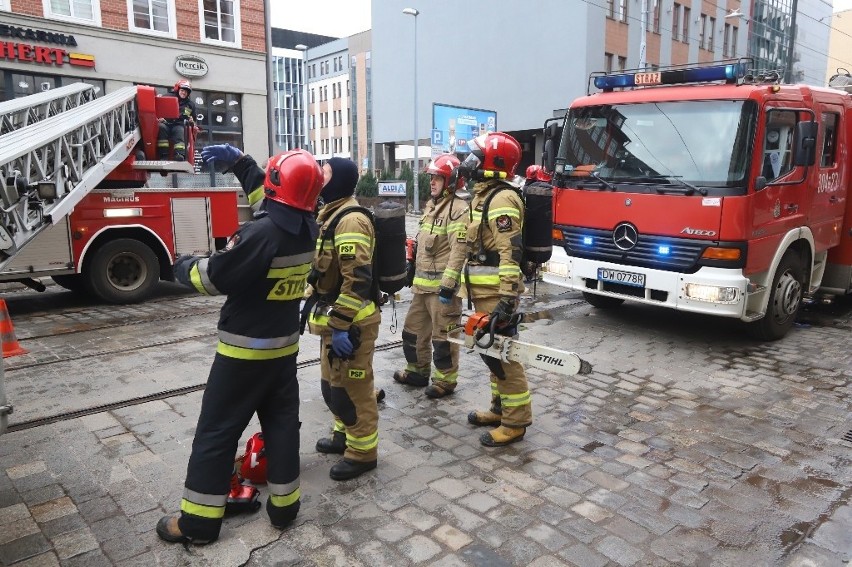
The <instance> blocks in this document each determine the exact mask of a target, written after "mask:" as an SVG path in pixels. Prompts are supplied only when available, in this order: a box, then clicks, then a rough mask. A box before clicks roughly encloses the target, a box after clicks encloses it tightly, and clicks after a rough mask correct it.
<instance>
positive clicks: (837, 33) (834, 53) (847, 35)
mask: <svg viewBox="0 0 852 567" xmlns="http://www.w3.org/2000/svg"><path fill="white" fill-rule="evenodd" d="M830 22H831V35H830V36H829V44H828V64H827V66H826V69H825V83H824V84H826V85H827V84H828V81H829V79H831V77H832V76H834V75H835V74H837V70H838V69H846V70H847V71H850V72H852V55H850V54H852V10H845V11H843V12H837V13H836V14H834V15H833V16H832V17H831V19H830Z"/></svg>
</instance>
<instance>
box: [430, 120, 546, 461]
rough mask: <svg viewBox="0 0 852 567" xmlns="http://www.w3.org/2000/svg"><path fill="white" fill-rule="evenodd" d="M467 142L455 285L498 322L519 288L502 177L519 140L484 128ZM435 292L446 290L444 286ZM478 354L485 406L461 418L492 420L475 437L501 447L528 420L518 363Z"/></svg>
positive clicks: (513, 219) (519, 242)
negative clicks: (468, 190)
mask: <svg viewBox="0 0 852 567" xmlns="http://www.w3.org/2000/svg"><path fill="white" fill-rule="evenodd" d="M468 147H469V148H470V154H469V155H468V156H467V158H465V160H464V162H463V163H462V164H461V165H460V166H459V174H460V175H462V176H468V177H472V178H473V179H476V180H477V182H476V184H475V185H474V186H473V200H472V202H471V204H470V213H469V217H468V219H469V221H470V222H469V224H468V226H467V263H466V264H465V266H464V268H463V270H462V275H461V278H462V283H461V290H460V291H461V294H462V295H463V296H466V297H467V298H468V301H471V300H472V301H473V306H474V308H475V310H476V311H478V312H482V313H490V317H491V319H492V320H493V319H497V320H498V323H499V322H508V321H509V320H510V319H511V316H512V315H513V314H514V313H515V310H516V309H517V307H518V302H519V298H520V295H521V293H522V292H523V290H524V284H523V281H522V275H521V267H520V262H521V261H522V252H523V250H522V247H523V238H522V228H523V223H524V203H523V201H522V199H521V197H520V195H519V194H518V193H517V192H516V191H515V190H513V187H512V186H511V185H510V184H509V183H508V182H507V181H506V179H511V178H512V177H513V176H514V174H515V168H516V167H517V166H518V162H519V161H520V158H521V146H520V145H519V144H518V142H517V140H515V139H514V138H512V137H511V136H509V135H508V134H505V133H503V132H489V133H487V134H483V135H481V136H478V137H477V138H475V139H473V140H471V141H469V142H468ZM486 203H488V205H487V208H488V210H487V218H484V217H483V209H484V208H485V205H486ZM441 293H442V294H444V295H446V294H448V293H450V290H442V291H441ZM515 333H516V329H515V328H503V329H502V331H501V334H506V335H510V336H511V335H514V334H515ZM482 360H483V361H484V362H485V365H486V366H487V367H488V369H489V370H490V371H491V406H490V407H489V409H487V410H480V411H473V412H471V413H470V414H468V416H467V420H468V422H469V423H471V424H473V425H480V426H494V429H492V430H490V431H488V432H486V433H483V434H482V436H481V437H480V439H479V441H480V443H482V444H483V445H485V446H488V447H501V446H504V445H508V444H510V443H514V442H516V441H520V440H521V439H523V437H524V434H525V433H526V428H527V427H529V425H530V424H531V423H532V406H531V398H530V391H529V385H528V384H527V377H526V374H525V373H524V367H523V366H522V365H521V364H520V363H518V362H501V361H500V360H498V359H496V358H492V357H488V356H484V355H482Z"/></svg>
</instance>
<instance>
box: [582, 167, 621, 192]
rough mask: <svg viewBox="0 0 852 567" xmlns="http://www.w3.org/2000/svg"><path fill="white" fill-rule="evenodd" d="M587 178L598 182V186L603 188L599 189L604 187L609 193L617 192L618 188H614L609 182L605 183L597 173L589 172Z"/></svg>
mask: <svg viewBox="0 0 852 567" xmlns="http://www.w3.org/2000/svg"><path fill="white" fill-rule="evenodd" d="M589 177H591V178H592V179H594V180H595V181H598V182H600V184H601V185H602V186H603V187H601V188H604V187H605V188H607V189H609V190H610V191H617V190H618V187H616V186H615V185H613V184H612V183H610V182H609V181H607V180H606V179H604V178H603V177H601V176H600V174H599V173H598V172H597V171H590V172H589Z"/></svg>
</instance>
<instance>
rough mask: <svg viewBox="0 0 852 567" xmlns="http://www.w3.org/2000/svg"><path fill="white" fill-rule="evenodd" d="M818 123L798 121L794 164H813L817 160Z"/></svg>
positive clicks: (794, 142) (794, 145)
mask: <svg viewBox="0 0 852 567" xmlns="http://www.w3.org/2000/svg"><path fill="white" fill-rule="evenodd" d="M817 131H818V128H817V123H816V122H814V121H813V120H811V121H810V122H798V123H797V124H796V133H795V138H794V139H793V165H795V166H805V167H807V166H811V165H813V164H814V163H815V162H816V139H817Z"/></svg>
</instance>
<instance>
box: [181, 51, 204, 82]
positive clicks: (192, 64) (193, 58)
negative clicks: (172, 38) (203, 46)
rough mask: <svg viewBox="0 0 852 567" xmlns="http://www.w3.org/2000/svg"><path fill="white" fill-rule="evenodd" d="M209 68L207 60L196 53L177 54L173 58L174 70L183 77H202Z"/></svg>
mask: <svg viewBox="0 0 852 567" xmlns="http://www.w3.org/2000/svg"><path fill="white" fill-rule="evenodd" d="M209 70H210V67H208V66H207V62H206V61H205V60H204V59H202V58H201V57H199V56H197V55H178V56H177V57H176V58H175V71H177V72H178V73H179V74H181V75H183V76H184V77H203V76H204V75H206V74H207V72H208V71H209Z"/></svg>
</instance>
